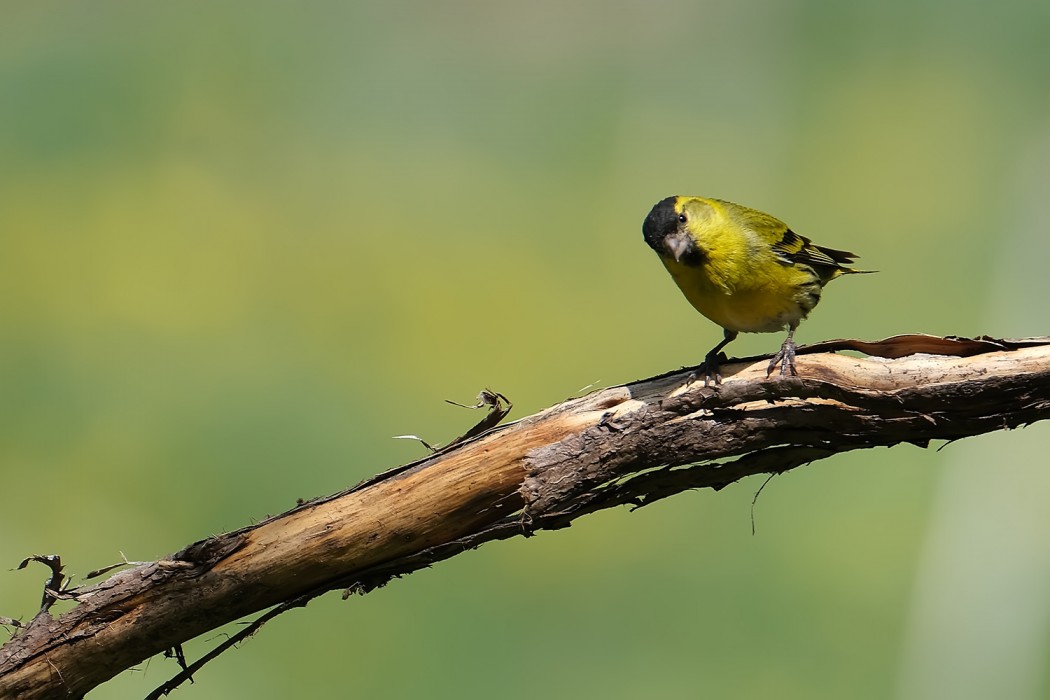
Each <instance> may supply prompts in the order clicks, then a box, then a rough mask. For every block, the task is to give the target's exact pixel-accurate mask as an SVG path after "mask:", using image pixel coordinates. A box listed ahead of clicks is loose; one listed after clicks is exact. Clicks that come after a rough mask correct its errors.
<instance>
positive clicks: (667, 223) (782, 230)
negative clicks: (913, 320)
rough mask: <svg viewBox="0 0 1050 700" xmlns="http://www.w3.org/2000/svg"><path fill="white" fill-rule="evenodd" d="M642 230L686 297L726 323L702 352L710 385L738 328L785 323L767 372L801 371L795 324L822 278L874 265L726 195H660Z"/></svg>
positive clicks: (778, 327)
mask: <svg viewBox="0 0 1050 700" xmlns="http://www.w3.org/2000/svg"><path fill="white" fill-rule="evenodd" d="M642 235H643V236H644V238H645V242H646V243H647V244H648V245H649V247H650V248H652V249H653V250H654V251H656V254H657V255H658V256H659V257H660V261H661V262H663V264H664V267H665V268H667V271H668V272H669V273H670V274H671V277H672V279H674V281H675V283H676V284H677V285H678V288H679V289H680V290H681V291H682V294H684V295H685V298H686V300H688V301H689V303H690V304H692V305H693V308H695V309H696V310H697V311H699V312H700V313H701V314H703V315H704V316H706V317H707V318H709V319H710V320H712V321H714V322H715V323H717V324H718V325H719V326H721V327H722V329H723V331H724V335H723V339H722V341H721V342H720V343H718V345H716V346H715V347H714V348H712V349H711V351H710V352H708V353H707V355H706V356H705V357H704V363H703V365H702V368H703V371H704V372H705V377H704V385H705V386H707V385H708V382H709V381H713V382H714V383H715V384H716V385H717V384H720V383H721V381H722V377H721V375H720V374H719V372H718V367H719V364H720V358H719V353H720V352H721V351H722V349H723V348H724V347H725V346H726V345H728V344H729V343H731V342H732V341H733V340H735V339H736V337H737V335H738V334H740V333H775V332H777V331H782V330H785V329H786V330H787V338H785V339H784V342H783V344H781V346H780V350H779V352H777V353H776V354H775V355H774V356H773V357H772V359H771V360H770V361H769V366H768V367H767V369H766V377H767V378H768V377H769V376H770V375H771V374H772V373H773V370H775V369H776V367H777V365H778V364H779V365H780V374H781V376H786V375H787V374H788V373H790V374H791V375H792V376H797V375H798V371H797V370H796V368H795V351H796V347H797V346H796V345H795V329H797V328H798V325H799V323H801V322H802V320H803V319H805V318H806V316H807V315H809V312H810V311H812V310H813V308H814V307H815V306H816V305H817V302H819V301H820V295H821V293H822V291H823V289H824V285H826V284H827V283H828V282H830V281H831V280H833V279H835V278H837V277H841V276H842V275H846V274H856V273H866V272H873V270H858V269H855V268H852V267H850V265H852V264H853V262H854V261H855V260H856V259H857V257H858V256H857V255H856V254H854V253H850V252H847V251H844V250H836V249H834V248H825V247H824V246H819V245H815V244H814V243H813V242H812V241H810V239H808V238H806V237H805V236H800V235H799V234H797V233H795V232H794V231H793V230H791V228H790V227H789V226H788V225H787V224H785V223H784V222H783V221H781V220H780V219H777V218H776V217H774V216H771V215H769V214H766V213H764V212H761V211H758V210H757V209H751V208H749V207H745V206H742V205H740V204H734V203H733V202H727V201H725V200H722V199H713V198H705V197H691V196H672V197H666V198H664V199H661V200H660V201H659V202H657V203H656V204H655V205H654V206H653V208H652V210H651V211H650V212H649V215H648V216H646V217H645V221H644V222H643V223H642ZM723 357H724V355H723Z"/></svg>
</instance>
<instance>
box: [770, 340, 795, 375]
mask: <svg viewBox="0 0 1050 700" xmlns="http://www.w3.org/2000/svg"><path fill="white" fill-rule="evenodd" d="M778 364H779V365H780V376H781V377H786V376H787V374H788V372H789V371H790V372H791V376H792V377H797V376H798V371H797V370H796V369H795V341H794V340H793V339H792V338H790V337H789V338H788V339H787V340H785V341H784V344H783V345H781V346H780V352H778V353H777V354H776V355H773V359H772V360H770V361H769V367H767V368H766V379H769V375H771V374H773V370H775V369H776V368H777V365H778Z"/></svg>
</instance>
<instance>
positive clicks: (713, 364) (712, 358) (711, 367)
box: [702, 328, 736, 386]
mask: <svg viewBox="0 0 1050 700" xmlns="http://www.w3.org/2000/svg"><path fill="white" fill-rule="evenodd" d="M724 330H725V333H724V336H723V338H722V342H721V343H719V344H718V345H716V346H714V347H713V348H711V352H709V353H707V356H706V357H704V364H703V365H702V367H703V370H704V386H707V385H708V382H714V383H715V384H716V385H718V384H721V383H722V375H720V374H719V373H718V365H719V364H720V362H721V360H720V359H719V357H718V354H719V353H720V352H721V351H722V348H724V347H725V346H726V345H729V344H730V343H731V342H733V341H734V340H736V331H731V330H729V329H728V328H726V329H724Z"/></svg>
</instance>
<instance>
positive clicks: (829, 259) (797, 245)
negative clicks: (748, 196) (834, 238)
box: [723, 202, 857, 270]
mask: <svg viewBox="0 0 1050 700" xmlns="http://www.w3.org/2000/svg"><path fill="white" fill-rule="evenodd" d="M726 204H728V205H729V206H728V207H727V209H728V210H729V211H730V213H731V215H733V216H735V217H736V218H737V219H739V220H740V222H741V223H743V224H744V225H745V226H746V227H748V228H750V229H751V230H752V231H754V232H755V233H756V234H758V236H759V238H761V239H762V240H763V241H765V242H766V243H767V244H768V245H769V247H770V249H771V250H772V251H773V253H774V254H775V255H776V256H777V257H778V258H780V259H781V260H782V261H784V262H786V263H789V264H797V263H802V264H803V265H816V266H819V267H827V268H832V269H840V270H841V269H844V266H846V265H849V264H851V263H852V262H853V261H854V260H855V259H856V258H857V256H856V255H854V254H853V253H850V252H847V251H845V250H835V249H834V248H825V247H824V246H818V245H815V244H814V243H813V242H812V241H811V240H809V239H808V238H806V237H805V236H800V235H799V234H797V233H795V232H794V231H792V230H791V229H790V228H789V227H788V225H787V224H785V223H784V222H783V221H781V220H780V219H778V218H776V217H775V216H770V215H769V214H766V213H765V212H761V211H758V210H757V209H750V208H748V207H744V206H741V205H739V204H732V203H731V202H724V203H723V205H726Z"/></svg>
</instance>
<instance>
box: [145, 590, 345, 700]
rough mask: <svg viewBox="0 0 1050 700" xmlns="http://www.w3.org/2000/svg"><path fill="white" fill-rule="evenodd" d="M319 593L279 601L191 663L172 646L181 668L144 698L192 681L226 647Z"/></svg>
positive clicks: (157, 696) (156, 697) (153, 699)
mask: <svg viewBox="0 0 1050 700" xmlns="http://www.w3.org/2000/svg"><path fill="white" fill-rule="evenodd" d="M321 593H324V591H320V592H318V593H308V594H306V595H303V596H299V597H298V598H296V599H295V600H290V601H288V602H286V603H281V604H280V605H277V606H275V607H274V608H272V609H270V610H269V611H267V612H266V613H265V614H263V615H260V616H259V617H258V618H257V619H256V620H255V621H254V622H252V623H251V624H249V625H248V626H247V627H245V628H244V629H242V630H241V631H240V632H238V633H237V634H233V635H230V636H229V637H227V639H226V641H224V642H222V643H221V644H219V645H218V646H216V647H215V648H214V649H212V650H211V651H209V652H208V653H207V654H205V655H204V656H202V657H201V658H199V659H197V660H196V661H194V662H193V663H192V664H189V665H187V664H186V657H185V656H184V655H183V653H182V647H181V646H176V647H175V648H174V651H175V660H176V661H177V662H178V664H179V666H180V667H181V668H182V671H180V672H179V673H178V674H176V675H174V676H172V677H171V678H170V679H168V681H167V682H165V683H164V684H163V685H160V686H158V687H157V688H156V689H155V690H154V691H153V692H152V693H150V694H149V695H147V696H146V697H145V699H144V700H159V699H160V698H162V697H164V696H165V695H168V694H170V693H171V692H172V691H173V690H175V689H176V688H178V687H179V686H180V685H182V684H183V683H185V682H186V681H189V682H190V683H192V682H193V674H194V673H196V672H197V671H199V670H201V668H203V667H204V665H205V664H207V663H208V662H209V661H212V660H213V659H215V658H217V657H218V656H219V655H221V654H222V653H223V652H224V651H226V650H227V649H229V648H231V647H234V646H236V645H237V644H239V643H240V642H242V641H244V640H245V639H247V638H248V637H251V636H252V635H253V634H255V633H256V632H258V631H259V630H260V629H261V628H262V626H263V625H265V624H266V623H267V622H269V621H270V620H272V619H273V618H275V617H277V616H278V615H280V614H282V613H286V612H288V611H289V610H291V609H293V608H299V607H303V606H304V605H306V604H307V603H309V602H310V601H311V600H313V599H314V598H316V597H317V596H319V595H321Z"/></svg>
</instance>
